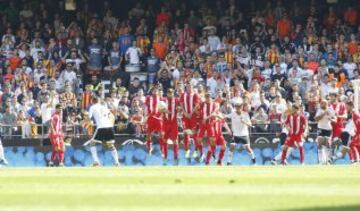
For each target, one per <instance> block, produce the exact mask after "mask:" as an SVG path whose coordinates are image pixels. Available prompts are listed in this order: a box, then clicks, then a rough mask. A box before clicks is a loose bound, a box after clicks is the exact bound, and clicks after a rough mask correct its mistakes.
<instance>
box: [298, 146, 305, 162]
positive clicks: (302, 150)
mask: <svg viewBox="0 0 360 211" xmlns="http://www.w3.org/2000/svg"><path fill="white" fill-rule="evenodd" d="M299 152H300V163H301V164H303V163H304V147H303V146H300V147H299Z"/></svg>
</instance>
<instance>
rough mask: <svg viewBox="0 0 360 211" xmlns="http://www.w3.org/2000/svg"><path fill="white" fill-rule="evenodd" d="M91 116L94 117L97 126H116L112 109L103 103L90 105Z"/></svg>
mask: <svg viewBox="0 0 360 211" xmlns="http://www.w3.org/2000/svg"><path fill="white" fill-rule="evenodd" d="M89 117H90V118H92V117H94V120H95V124H96V127H97V128H109V127H114V120H113V119H112V113H111V111H110V109H109V108H108V107H107V106H106V105H103V104H100V103H97V104H94V105H92V106H91V107H90V110H89Z"/></svg>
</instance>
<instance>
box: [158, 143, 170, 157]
mask: <svg viewBox="0 0 360 211" xmlns="http://www.w3.org/2000/svg"><path fill="white" fill-rule="evenodd" d="M162 145H163V147H162V148H163V150H162V152H163V153H164V158H165V159H167V157H168V145H167V143H163V144H162ZM160 147H161V146H160Z"/></svg>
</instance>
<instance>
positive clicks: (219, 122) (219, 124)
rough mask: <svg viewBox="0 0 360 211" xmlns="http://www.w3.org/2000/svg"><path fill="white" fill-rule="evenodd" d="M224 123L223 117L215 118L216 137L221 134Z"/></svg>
mask: <svg viewBox="0 0 360 211" xmlns="http://www.w3.org/2000/svg"><path fill="white" fill-rule="evenodd" d="M224 124H225V120H224V119H217V120H215V126H214V127H215V135H216V136H217V137H221V136H222V128H223V126H224Z"/></svg>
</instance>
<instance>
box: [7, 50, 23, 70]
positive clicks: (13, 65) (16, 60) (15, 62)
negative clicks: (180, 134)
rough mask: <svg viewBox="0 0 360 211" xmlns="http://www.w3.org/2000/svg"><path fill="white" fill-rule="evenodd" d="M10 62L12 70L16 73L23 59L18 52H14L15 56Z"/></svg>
mask: <svg viewBox="0 0 360 211" xmlns="http://www.w3.org/2000/svg"><path fill="white" fill-rule="evenodd" d="M9 62H10V67H11V70H13V71H15V69H16V68H18V67H19V65H20V63H21V58H20V57H19V52H18V50H15V51H14V54H13V56H11V57H10V58H9Z"/></svg>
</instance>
